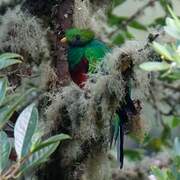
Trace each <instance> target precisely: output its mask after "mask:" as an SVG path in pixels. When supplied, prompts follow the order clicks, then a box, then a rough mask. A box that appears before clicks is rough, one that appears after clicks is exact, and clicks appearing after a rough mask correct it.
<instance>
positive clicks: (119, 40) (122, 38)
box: [113, 33, 125, 45]
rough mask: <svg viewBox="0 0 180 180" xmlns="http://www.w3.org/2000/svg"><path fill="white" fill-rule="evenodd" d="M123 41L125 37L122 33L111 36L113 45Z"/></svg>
mask: <svg viewBox="0 0 180 180" xmlns="http://www.w3.org/2000/svg"><path fill="white" fill-rule="evenodd" d="M124 42H125V38H124V35H123V34H122V33H120V34H118V35H117V36H115V38H113V44H115V45H120V44H123V43H124Z"/></svg>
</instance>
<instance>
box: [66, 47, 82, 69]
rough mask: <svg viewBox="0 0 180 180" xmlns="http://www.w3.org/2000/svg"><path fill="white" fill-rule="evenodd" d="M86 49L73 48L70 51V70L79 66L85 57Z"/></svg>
mask: <svg viewBox="0 0 180 180" xmlns="http://www.w3.org/2000/svg"><path fill="white" fill-rule="evenodd" d="M84 51H85V48H84V47H73V48H69V49H68V64H69V68H70V70H73V69H74V67H75V66H76V65H77V64H79V63H80V62H81V60H82V58H83V56H84Z"/></svg>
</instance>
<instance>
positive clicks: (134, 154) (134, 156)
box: [124, 149, 142, 161]
mask: <svg viewBox="0 0 180 180" xmlns="http://www.w3.org/2000/svg"><path fill="white" fill-rule="evenodd" d="M124 155H125V156H127V157H128V158H129V159H130V160H132V161H137V160H141V159H142V154H141V152H140V151H138V150H134V149H133V150H132V149H125V150H124Z"/></svg>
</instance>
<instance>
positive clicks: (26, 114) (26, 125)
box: [14, 104, 38, 159]
mask: <svg viewBox="0 0 180 180" xmlns="http://www.w3.org/2000/svg"><path fill="white" fill-rule="evenodd" d="M37 122H38V111H37V109H36V107H35V105H34V104H31V105H29V106H28V107H26V108H25V109H24V110H23V111H22V112H21V114H20V115H19V117H18V119H17V122H16V124H15V128H14V140H15V150H16V153H17V155H18V159H21V158H22V157H24V156H26V155H27V154H28V153H29V151H30V147H31V139H32V136H33V134H34V132H35V130H36V126H37Z"/></svg>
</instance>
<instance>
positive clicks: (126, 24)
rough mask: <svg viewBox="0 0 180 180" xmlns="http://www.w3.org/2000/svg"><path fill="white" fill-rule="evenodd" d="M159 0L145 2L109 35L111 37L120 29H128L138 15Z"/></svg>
mask: <svg viewBox="0 0 180 180" xmlns="http://www.w3.org/2000/svg"><path fill="white" fill-rule="evenodd" d="M156 1H157V0H150V1H149V2H147V3H146V4H144V5H143V6H142V7H141V8H139V9H138V10H137V11H136V12H135V13H134V14H133V15H131V16H130V17H129V18H128V19H127V20H125V21H123V22H122V23H121V24H119V25H118V27H117V28H116V29H115V30H114V31H112V32H111V33H109V35H108V37H111V36H113V35H114V34H116V33H117V32H118V31H119V29H124V30H125V29H126V28H127V26H128V25H129V24H130V23H131V22H132V21H134V20H135V19H136V18H137V17H138V16H140V15H141V14H142V13H143V12H144V10H145V9H146V8H148V7H149V6H153V5H154V3H155V2H156Z"/></svg>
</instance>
